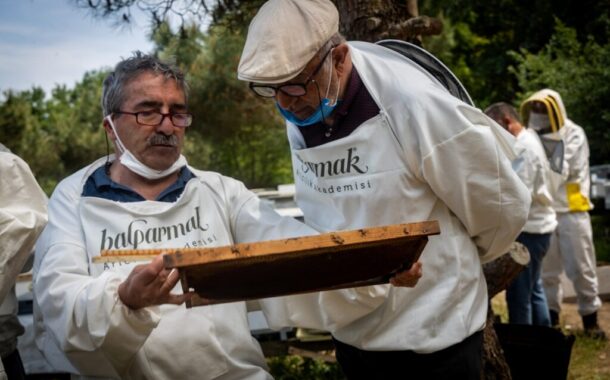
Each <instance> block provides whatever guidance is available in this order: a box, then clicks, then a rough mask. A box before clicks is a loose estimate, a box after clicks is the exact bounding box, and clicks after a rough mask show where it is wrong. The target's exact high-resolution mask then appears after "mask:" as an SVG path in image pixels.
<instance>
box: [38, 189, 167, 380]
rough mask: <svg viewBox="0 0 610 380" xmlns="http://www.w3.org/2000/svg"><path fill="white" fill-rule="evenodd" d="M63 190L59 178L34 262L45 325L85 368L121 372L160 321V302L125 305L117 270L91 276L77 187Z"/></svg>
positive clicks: (73, 360)
mask: <svg viewBox="0 0 610 380" xmlns="http://www.w3.org/2000/svg"><path fill="white" fill-rule="evenodd" d="M62 190H63V187H62V184H60V185H59V186H58V189H57V190H56V191H55V193H54V194H53V196H52V197H51V200H50V202H49V224H48V225H47V227H46V228H45V231H44V233H43V235H42V237H41V239H40V244H39V245H38V246H37V247H36V259H35V263H34V280H33V283H34V292H35V295H36V299H37V303H38V305H39V306H40V313H41V314H42V317H43V320H44V324H45V330H46V332H47V334H50V335H51V336H52V337H53V339H54V340H55V342H56V344H57V346H58V347H59V348H60V349H61V350H62V351H63V352H64V354H65V355H66V357H67V358H68V359H69V361H70V362H71V363H72V365H74V366H75V367H76V368H77V369H78V370H79V371H80V372H81V373H82V374H86V375H90V376H109V377H121V376H120V375H121V374H122V373H123V372H124V371H125V370H126V369H127V368H128V366H129V365H130V363H131V361H132V359H133V357H134V355H135V354H136V352H137V351H138V350H139V349H140V347H141V346H142V344H144V341H145V340H146V339H147V337H148V335H149V334H150V333H151V331H152V330H153V329H154V328H155V326H156V325H157V324H158V322H159V319H160V317H159V313H158V308H155V307H152V308H143V309H140V310H131V309H129V308H128V307H126V306H125V305H123V304H122V303H121V302H120V300H119V297H118V293H117V289H118V286H119V284H120V283H121V281H122V279H121V278H119V276H118V274H116V273H112V272H111V271H107V272H105V273H103V274H102V275H101V276H99V277H97V278H94V277H91V276H90V274H89V263H88V255H87V252H86V250H85V245H84V241H83V238H82V231H81V226H80V223H79V218H78V195H77V194H78V193H75V192H72V196H70V195H69V194H66V193H65V192H63V191H62Z"/></svg>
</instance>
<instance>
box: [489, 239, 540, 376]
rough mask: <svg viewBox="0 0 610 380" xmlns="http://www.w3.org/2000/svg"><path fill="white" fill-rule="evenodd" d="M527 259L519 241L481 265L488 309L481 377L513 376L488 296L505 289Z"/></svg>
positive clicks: (525, 249)
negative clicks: (502, 253) (506, 251)
mask: <svg viewBox="0 0 610 380" xmlns="http://www.w3.org/2000/svg"><path fill="white" fill-rule="evenodd" d="M529 259H530V257H529V253H528V251H527V248H525V246H523V245H522V244H521V243H517V242H515V243H513V245H512V246H511V248H510V250H509V251H508V253H507V254H505V255H503V256H500V257H499V258H497V259H496V260H494V261H492V262H490V263H487V264H485V265H484V266H483V272H484V273H485V280H486V281H487V295H488V298H489V309H488V310H487V321H486V325H485V330H483V368H482V370H483V373H482V374H481V379H486V380H511V379H512V377H511V374H510V368H509V367H508V364H507V363H506V359H505V358H504V352H503V351H502V347H501V346H500V341H499V340H498V336H497V335H496V331H495V330H494V322H495V316H494V314H493V311H492V310H491V299H492V298H493V297H494V296H495V295H496V294H498V293H499V292H501V291H502V290H504V289H506V287H507V286H508V285H509V284H510V283H511V282H512V281H513V280H514V279H515V277H517V275H518V274H519V272H521V271H522V270H523V268H524V267H525V266H526V265H527V264H528V262H529Z"/></svg>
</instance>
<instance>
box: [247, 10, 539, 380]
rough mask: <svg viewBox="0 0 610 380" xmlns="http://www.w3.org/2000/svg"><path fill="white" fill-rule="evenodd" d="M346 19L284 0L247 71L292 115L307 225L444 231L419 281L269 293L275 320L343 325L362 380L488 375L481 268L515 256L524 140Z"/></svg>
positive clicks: (336, 331)
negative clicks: (346, 33) (432, 226)
mask: <svg viewBox="0 0 610 380" xmlns="http://www.w3.org/2000/svg"><path fill="white" fill-rule="evenodd" d="M338 25H339V16H338V11H337V9H336V8H335V6H334V5H333V4H332V3H331V2H330V1H327V0H309V1H303V0H270V1H268V2H267V3H265V4H264V5H263V6H262V7H261V9H260V10H259V11H258V13H257V15H256V16H255V18H254V19H253V20H252V23H251V24H250V27H249V31H248V37H247V41H246V44H245V47H244V50H243V54H242V57H241V61H240V64H239V69H238V77H239V79H241V80H244V81H247V82H249V86H250V88H251V89H252V90H253V91H254V92H255V93H256V94H258V95H260V96H262V97H266V98H269V99H270V100H272V101H275V102H276V105H277V108H278V110H279V112H280V113H281V114H282V115H283V116H284V118H285V119H286V126H287V129H288V139H289V141H290V146H291V150H292V160H293V171H294V180H295V184H296V189H297V195H296V198H297V201H298V204H299V206H300V207H301V209H302V210H303V213H304V215H305V221H306V223H307V224H309V225H310V226H312V227H314V228H316V229H317V230H319V231H321V232H326V231H335V230H345V229H355V228H363V227H370V226H376V225H386V224H394V223H405V222H420V221H424V220H438V222H439V224H440V227H441V234H440V235H439V236H433V237H431V238H430V240H429V242H428V244H427V245H426V247H425V249H424V252H423V253H422V256H421V259H420V260H421V264H422V265H423V271H424V275H423V276H422V277H421V279H419V283H418V284H417V286H415V287H414V288H402V287H401V288H399V287H390V286H388V285H378V286H371V287H362V288H355V289H347V290H340V291H330V292H321V293H312V294H306V295H298V296H291V297H285V298H275V299H270V300H264V301H262V303H263V307H264V309H265V312H266V315H267V318H268V321H269V323H270V324H271V325H272V326H274V327H282V326H301V327H310V328H319V329H326V330H329V331H330V332H331V333H332V335H333V338H334V341H335V345H336V348H337V351H336V352H337V359H338V360H339V363H340V364H341V366H342V368H343V370H344V372H345V373H346V375H347V376H348V377H349V378H350V379H356V378H358V379H389V378H394V377H395V375H396V374H397V373H405V376H408V377H409V378H428V379H445V378H447V379H448V378H451V379H478V378H479V376H480V370H481V348H482V333H481V331H482V329H483V327H484V324H485V317H486V313H487V289H486V284H485V279H484V277H483V273H482V269H481V263H482V262H486V261H490V260H492V259H494V258H496V257H498V256H500V255H501V254H503V253H505V252H507V250H508V247H509V245H510V244H511V243H512V242H513V241H514V240H515V237H516V236H517V235H518V234H519V231H520V230H521V228H522V227H523V225H524V223H525V221H526V219H527V214H528V210H529V205H530V196H529V194H528V192H527V189H526V187H525V186H524V185H523V184H522V183H521V182H520V180H519V179H518V177H517V176H516V174H515V173H514V171H513V170H512V169H511V165H510V161H509V158H510V153H511V151H512V148H511V147H510V144H509V143H508V142H509V140H510V138H506V141H504V140H502V139H504V138H505V137H506V136H504V135H502V133H504V132H503V131H502V132H498V129H499V128H500V127H499V126H497V125H496V124H495V123H494V122H493V121H491V120H490V119H489V118H487V117H486V116H485V115H484V114H483V113H482V112H481V111H480V110H478V109H476V108H473V107H472V106H470V105H467V104H466V103H464V102H462V101H460V100H459V99H457V98H455V97H453V96H452V95H451V94H450V93H449V92H448V91H447V90H446V89H445V88H444V87H443V85H442V84H441V83H440V82H438V81H437V80H436V79H435V78H433V77H432V76H431V75H429V74H428V73H427V72H426V71H425V70H423V69H422V68H421V67H419V66H418V65H416V64H415V63H414V62H413V61H411V60H409V59H407V58H405V57H403V56H401V55H400V54H398V53H395V52H394V51H391V50H389V49H387V48H385V47H382V46H379V45H375V44H370V43H364V42H350V43H347V42H346V41H345V39H344V38H343V37H342V36H341V35H340V34H339V33H338ZM504 143H506V144H504ZM507 156H509V157H507ZM349 269H350V268H345V270H349ZM411 376H412V377H411Z"/></svg>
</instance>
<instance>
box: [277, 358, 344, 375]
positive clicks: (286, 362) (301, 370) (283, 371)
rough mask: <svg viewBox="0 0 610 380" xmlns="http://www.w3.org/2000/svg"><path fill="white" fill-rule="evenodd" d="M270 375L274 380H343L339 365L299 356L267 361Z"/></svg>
mask: <svg viewBox="0 0 610 380" xmlns="http://www.w3.org/2000/svg"><path fill="white" fill-rule="evenodd" d="M267 364H268V365H269V369H270V372H271V375H272V376H273V378H274V379H276V380H302V379H307V380H343V379H345V377H344V375H343V372H342V371H341V368H340V367H339V364H337V363H326V362H324V361H322V360H314V359H310V358H303V357H301V356H294V355H290V356H275V357H271V358H269V359H267Z"/></svg>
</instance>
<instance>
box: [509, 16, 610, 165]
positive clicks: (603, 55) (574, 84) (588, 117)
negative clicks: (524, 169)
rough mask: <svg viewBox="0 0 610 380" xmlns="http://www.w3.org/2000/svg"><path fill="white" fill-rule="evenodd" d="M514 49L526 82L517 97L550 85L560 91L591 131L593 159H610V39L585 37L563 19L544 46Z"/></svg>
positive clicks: (520, 80)
mask: <svg viewBox="0 0 610 380" xmlns="http://www.w3.org/2000/svg"><path fill="white" fill-rule="evenodd" d="M510 54H511V56H512V57H514V59H515V61H516V65H515V66H513V67H511V69H510V70H511V72H512V73H513V74H514V75H515V77H516V78H517V81H518V83H519V87H520V88H521V91H520V92H519V93H517V97H518V98H519V99H520V100H523V99H524V98H525V97H526V96H527V95H529V94H530V93H531V92H534V91H537V90H540V89H541V88H547V87H548V88H552V89H554V90H556V91H558V92H559V93H560V94H561V96H562V99H563V101H564V104H565V107H566V110H567V113H568V117H569V118H570V119H572V120H573V121H574V122H575V123H577V124H579V125H581V126H582V127H583V128H584V129H585V131H586V133H587V136H588V139H589V144H590V148H591V164H592V165H595V164H601V163H607V162H610V128H609V126H610V109H608V107H607V102H608V99H609V98H610V70H608V67H610V43H609V42H606V43H605V44H603V45H601V44H599V43H597V42H596V41H595V39H594V38H593V37H589V38H587V39H586V40H584V41H583V42H581V41H580V40H579V39H578V35H577V32H576V30H574V29H573V28H569V27H567V26H565V25H563V24H562V23H561V22H558V23H557V25H556V27H555V34H554V35H553V36H552V38H551V39H550V41H549V43H548V44H547V45H546V46H545V47H544V49H542V51H540V52H539V53H537V54H536V53H531V52H529V51H527V50H525V49H522V50H520V51H519V52H518V53H517V52H511V53H510Z"/></svg>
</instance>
